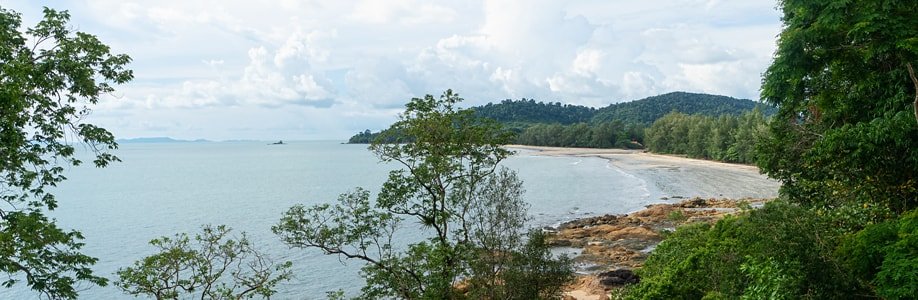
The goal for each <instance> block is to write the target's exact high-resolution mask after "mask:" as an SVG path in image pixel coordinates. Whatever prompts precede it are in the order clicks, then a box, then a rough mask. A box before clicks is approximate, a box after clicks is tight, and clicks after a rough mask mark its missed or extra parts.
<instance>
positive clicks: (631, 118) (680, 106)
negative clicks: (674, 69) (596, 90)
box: [591, 92, 775, 124]
mask: <svg viewBox="0 0 918 300" xmlns="http://www.w3.org/2000/svg"><path fill="white" fill-rule="evenodd" d="M756 106H762V110H763V113H765V115H772V114H774V112H775V109H774V108H772V107H768V106H764V105H762V104H761V103H758V102H755V101H752V100H748V99H736V98H733V97H727V96H719V95H709V94H696V93H686V92H673V93H668V94H663V95H659V96H653V97H647V98H644V99H641V100H635V101H631V102H622V103H616V104H612V105H609V106H607V107H604V108H602V109H599V110H597V111H596V114H595V115H594V116H593V118H592V119H591V120H592V121H593V122H596V123H602V122H610V121H621V122H622V123H626V124H628V123H643V124H650V123H653V122H654V121H656V120H657V119H659V118H661V117H663V116H664V115H666V114H668V113H670V112H673V111H677V112H680V113H683V114H687V115H705V116H719V115H739V114H742V113H744V112H747V111H751V110H753V109H754V108H755V107H756Z"/></svg>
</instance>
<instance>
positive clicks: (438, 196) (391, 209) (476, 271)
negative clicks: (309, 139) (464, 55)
mask: <svg viewBox="0 0 918 300" xmlns="http://www.w3.org/2000/svg"><path fill="white" fill-rule="evenodd" d="M461 100H462V99H461V98H459V96H458V95H457V94H454V93H453V92H452V91H450V90H447V91H446V92H445V93H444V94H443V95H442V96H440V97H439V98H435V97H433V96H431V95H427V96H425V97H424V98H414V99H411V101H410V102H409V103H408V104H407V105H406V111H405V113H404V114H403V115H401V117H400V120H399V121H398V122H396V123H395V124H393V125H392V127H391V128H390V129H389V130H387V131H384V133H383V134H385V132H401V133H402V134H403V135H402V136H400V137H403V138H405V139H407V141H408V142H405V141H406V140H401V141H398V140H396V142H402V143H380V142H379V141H382V140H385V139H384V138H383V139H377V142H376V143H373V144H372V145H371V146H370V150H371V151H373V153H375V154H376V155H377V156H378V157H379V159H380V160H381V161H384V162H390V163H395V164H397V165H399V166H400V167H402V169H398V170H394V171H391V172H390V173H389V177H388V180H387V181H386V182H385V183H384V184H383V186H382V189H381V191H380V192H379V195H378V197H377V198H376V201H375V202H373V203H371V201H370V195H369V192H367V191H366V190H363V189H359V188H358V189H356V190H354V191H352V192H349V193H345V194H342V195H341V196H340V197H339V199H338V204H337V205H330V204H322V205H316V206H313V207H309V208H307V207H304V206H294V207H292V208H291V209H290V210H288V211H287V212H286V213H285V214H284V216H283V218H282V219H281V221H280V223H279V224H278V225H276V226H275V227H273V230H274V232H275V233H277V234H279V235H280V236H281V237H282V239H283V240H284V241H285V242H286V243H287V244H289V245H291V246H293V247H301V248H317V249H320V250H322V251H323V252H324V253H326V254H331V255H339V256H342V257H344V258H348V259H359V260H362V261H364V262H366V263H367V264H366V266H365V267H364V268H363V273H364V275H365V276H366V279H367V286H365V287H364V288H363V297H364V298H386V297H398V298H404V299H421V298H424V299H431V298H433V299H457V298H463V297H465V296H466V295H481V293H485V292H486V290H488V289H491V288H496V286H501V287H502V288H506V289H509V291H507V292H500V295H502V297H503V298H507V297H512V296H513V295H515V294H517V293H515V290H513V288H515V287H514V286H511V285H509V284H506V283H508V282H510V281H509V280H508V279H509V277H507V276H517V275H515V274H518V273H519V272H526V273H527V274H535V275H534V276H540V275H542V274H545V275H546V276H554V277H552V278H559V277H558V276H555V275H551V274H553V273H552V272H561V273H564V274H570V272H571V268H570V264H569V262H567V261H554V260H548V261H546V260H545V259H544V257H541V258H542V260H538V259H535V260H532V259H530V260H527V259H524V258H519V257H520V255H523V256H524V257H525V258H532V257H531V256H526V254H527V253H531V255H542V254H544V253H542V252H539V251H522V250H523V249H524V248H525V247H521V245H523V242H522V241H523V238H522V237H521V235H522V234H523V232H522V227H523V226H524V224H525V220H526V216H527V215H526V209H527V205H526V203H525V202H524V201H523V200H522V198H521V195H522V193H523V190H522V185H521V183H520V181H519V179H518V178H517V177H516V174H515V172H512V171H510V170H506V169H502V168H499V166H498V164H499V163H500V162H501V161H502V160H504V159H505V158H507V157H508V156H509V155H510V154H511V153H510V152H509V151H508V150H505V149H504V148H502V147H501V146H502V145H503V144H504V143H506V142H507V141H509V139H510V135H509V134H508V133H507V132H505V131H502V130H501V129H500V127H499V126H498V125H497V124H496V123H494V122H493V121H490V120H487V119H481V118H476V117H475V116H474V115H473V112H472V111H471V110H462V109H458V108H456V104H457V103H459V102H460V101H461ZM406 219H407V220H414V221H416V222H417V223H418V227H419V228H417V229H416V230H417V231H418V232H413V231H411V229H408V232H407V233H403V235H402V236H401V237H397V235H396V234H397V232H398V231H399V229H403V230H404V228H403V227H401V225H400V224H401V222H402V221H405V220H406ZM404 235H409V236H410V237H407V238H410V239H413V240H415V241H416V240H418V239H420V241H417V242H415V243H411V244H408V245H407V246H402V245H400V244H397V243H393V240H394V239H398V238H401V239H403V240H404V239H406V237H405V236H404ZM530 242H533V240H530ZM534 247H543V249H544V247H546V246H545V245H544V243H543V244H538V245H535V246H534ZM527 261H528V262H531V261H541V262H542V263H543V265H541V266H538V267H533V266H531V265H530V264H527V263H524V262H527ZM559 270H560V271H559ZM517 277H518V276H517ZM561 277H563V276H561ZM563 283H564V282H563V280H559V281H558V282H553V283H551V284H550V285H546V286H542V287H540V288H539V289H538V290H539V291H542V292H545V291H557V289H556V288H552V287H557V286H560V285H562V284H563ZM461 286H464V287H465V288H464V289H460V287H461Z"/></svg>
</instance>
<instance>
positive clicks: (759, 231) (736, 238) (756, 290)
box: [628, 201, 864, 299]
mask: <svg viewBox="0 0 918 300" xmlns="http://www.w3.org/2000/svg"><path fill="white" fill-rule="evenodd" d="M826 224H829V223H828V222H825V221H823V220H822V219H820V218H819V217H818V216H816V215H815V214H813V213H812V212H810V211H808V210H806V209H803V208H800V207H798V206H796V205H792V204H788V203H786V202H783V201H774V202H771V203H768V204H766V205H765V207H764V208H762V209H759V210H753V211H749V212H746V213H744V214H742V215H739V216H728V217H726V218H725V219H723V220H721V221H718V222H717V223H716V224H714V225H707V224H693V225H688V226H683V227H680V228H679V229H678V230H676V232H675V233H673V234H672V235H671V236H669V237H668V238H667V239H666V240H664V241H663V242H662V243H660V245H659V246H658V247H657V248H656V250H655V251H654V252H653V253H652V254H651V255H650V257H649V258H648V259H647V262H646V263H645V265H644V268H643V269H641V270H640V271H639V272H640V273H639V274H640V275H641V278H642V279H641V283H639V284H638V285H637V286H635V287H634V288H633V289H631V290H630V292H629V295H628V298H629V299H699V298H708V299H738V298H746V299H763V298H768V299H781V298H794V299H796V298H809V299H817V298H818V299H823V298H827V299H834V298H851V295H860V294H863V292H864V290H863V289H862V288H860V285H859V284H857V282H856V281H855V280H854V278H852V277H851V276H850V275H849V274H847V273H846V272H845V271H844V270H843V269H840V268H838V267H837V264H836V263H835V261H834V258H833V257H832V256H831V255H829V254H831V253H832V250H833V249H835V242H834V241H836V240H837V235H835V234H834V232H835V231H834V230H832V229H831V228H829V226H827V225H826Z"/></svg>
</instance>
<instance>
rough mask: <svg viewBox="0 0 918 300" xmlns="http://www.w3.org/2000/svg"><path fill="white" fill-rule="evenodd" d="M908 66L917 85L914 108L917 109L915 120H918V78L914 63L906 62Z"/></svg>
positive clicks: (913, 82)
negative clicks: (913, 66)
mask: <svg viewBox="0 0 918 300" xmlns="http://www.w3.org/2000/svg"><path fill="white" fill-rule="evenodd" d="M905 66H906V67H908V76H909V77H911V78H912V84H914V85H915V101H914V102H912V108H914V109H915V122H918V78H916V77H915V69H912V63H906V64H905Z"/></svg>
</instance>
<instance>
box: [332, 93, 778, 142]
mask: <svg viewBox="0 0 918 300" xmlns="http://www.w3.org/2000/svg"><path fill="white" fill-rule="evenodd" d="M757 107H758V108H759V109H761V110H762V112H763V113H764V114H765V115H766V116H770V115H773V114H774V113H775V112H776V111H777V109H775V108H774V107H771V106H768V105H765V104H762V103H759V102H755V101H752V100H748V99H737V98H733V97H727V96H719V95H709V94H698V93H686V92H673V93H667V94H662V95H658V96H653V97H647V98H644V99H640V100H634V101H629V102H622V103H615V104H611V105H609V106H606V107H603V108H600V109H596V108H593V107H587V106H581V105H571V104H561V103H560V102H547V103H546V102H537V101H535V100H532V99H525V98H524V99H522V100H503V101H501V102H500V103H488V104H485V105H482V106H475V107H472V108H471V109H472V110H473V111H475V114H476V115H478V116H480V117H486V118H491V119H494V120H496V121H498V122H500V123H502V124H504V126H505V127H507V128H509V129H510V130H512V131H514V132H516V133H522V132H523V131H525V130H526V129H527V128H529V127H532V126H533V125H537V124H560V125H572V124H577V123H590V124H592V125H593V126H599V125H601V124H605V123H610V122H616V123H619V124H625V125H628V126H633V127H636V128H637V127H644V126H649V125H650V124H652V123H653V122H654V121H656V120H657V119H659V118H661V117H663V116H664V115H666V114H668V113H670V112H673V111H676V112H681V113H684V114H688V115H705V116H719V115H723V114H729V115H740V114H742V113H744V112H748V111H751V110H753V109H755V108H757ZM618 127H621V128H624V127H622V126H618ZM621 128H620V129H621ZM635 130H642V129H635ZM378 134H379V133H378V132H370V131H369V130H366V131H364V132H359V133H357V134H356V135H354V136H353V137H351V138H350V140H349V141H348V143H356V144H362V143H369V142H371V141H373V140H374V139H375V138H376V136H377V135H378Z"/></svg>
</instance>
